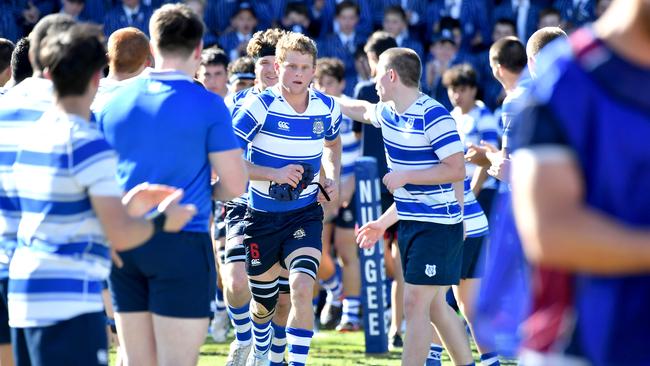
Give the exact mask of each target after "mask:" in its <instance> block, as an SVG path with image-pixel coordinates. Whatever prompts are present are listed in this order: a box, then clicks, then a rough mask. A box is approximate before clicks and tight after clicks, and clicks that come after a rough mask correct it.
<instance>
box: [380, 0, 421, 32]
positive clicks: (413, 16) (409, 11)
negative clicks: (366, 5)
mask: <svg viewBox="0 0 650 366" xmlns="http://www.w3.org/2000/svg"><path fill="white" fill-rule="evenodd" d="M372 3H373V5H372V12H373V13H372V20H373V22H374V26H375V28H378V27H381V25H382V22H383V21H384V11H385V10H386V8H388V7H390V6H395V5H400V6H402V9H404V13H406V19H407V23H408V25H409V27H411V29H412V30H417V33H419V29H418V28H421V27H420V26H421V25H422V26H424V24H425V19H424V18H425V14H426V10H427V3H428V1H427V0H407V1H395V0H374V1H372ZM414 38H420V37H414Z"/></svg>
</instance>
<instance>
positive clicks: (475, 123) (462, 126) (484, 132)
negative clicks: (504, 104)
mask: <svg viewBox="0 0 650 366" xmlns="http://www.w3.org/2000/svg"><path fill="white" fill-rule="evenodd" d="M451 116H452V117H454V120H455V121H456V125H457V126H458V134H459V136H460V141H461V142H462V143H463V146H464V147H465V150H466V151H465V152H467V145H468V144H470V143H472V144H474V145H480V143H481V140H483V141H486V142H489V143H490V144H492V145H494V146H499V133H498V131H499V124H498V122H497V120H496V119H495V118H494V115H493V114H492V112H490V110H489V109H488V108H487V107H486V106H485V104H483V102H481V101H477V102H476V105H475V107H474V108H472V110H471V111H469V113H467V114H463V112H462V110H461V109H460V108H459V107H456V108H454V109H453V110H452V111H451ZM475 170H476V165H475V164H472V163H465V174H466V176H467V177H469V179H470V181H471V179H472V176H474V171H475ZM483 188H496V180H495V179H494V178H493V177H488V179H486V180H485V182H484V183H483Z"/></svg>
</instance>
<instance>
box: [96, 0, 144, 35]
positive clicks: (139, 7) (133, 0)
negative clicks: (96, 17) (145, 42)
mask: <svg viewBox="0 0 650 366" xmlns="http://www.w3.org/2000/svg"><path fill="white" fill-rule="evenodd" d="M151 14H152V9H151V8H150V7H148V6H146V5H144V4H141V3H140V0H122V2H121V3H120V4H118V5H116V6H115V7H113V9H111V11H109V12H108V14H106V17H105V18H104V34H105V35H106V37H109V36H110V35H111V33H113V32H115V31H116V30H118V29H120V28H125V27H135V28H138V29H139V30H141V31H143V32H144V33H145V34H146V35H147V36H149V19H150V18H151Z"/></svg>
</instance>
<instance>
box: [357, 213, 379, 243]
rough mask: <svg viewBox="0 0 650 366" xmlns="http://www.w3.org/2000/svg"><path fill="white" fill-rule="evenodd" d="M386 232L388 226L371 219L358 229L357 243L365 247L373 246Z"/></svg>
mask: <svg viewBox="0 0 650 366" xmlns="http://www.w3.org/2000/svg"><path fill="white" fill-rule="evenodd" d="M384 232H386V227H385V226H384V225H382V224H381V223H380V222H379V221H377V220H375V221H370V222H368V223H367V224H365V225H363V226H362V227H361V228H360V229H359V231H357V244H359V247H360V248H363V249H368V248H372V247H373V246H374V245H375V244H377V242H378V241H379V239H381V238H383V237H384Z"/></svg>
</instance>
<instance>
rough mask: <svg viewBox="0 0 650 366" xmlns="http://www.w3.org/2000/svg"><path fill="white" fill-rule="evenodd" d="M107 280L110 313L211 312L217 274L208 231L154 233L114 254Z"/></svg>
mask: <svg viewBox="0 0 650 366" xmlns="http://www.w3.org/2000/svg"><path fill="white" fill-rule="evenodd" d="M119 255H120V257H121V258H122V261H123V262H124V266H123V267H122V268H117V267H115V265H113V268H112V271H111V276H110V280H109V284H110V288H111V294H112V296H113V306H114V307H115V311H116V312H135V311H149V312H152V313H154V314H158V315H163V316H170V317H178V318H206V317H209V316H210V314H211V313H212V308H213V306H214V298H215V296H216V284H217V276H216V271H215V264H214V254H213V252H212V243H211V241H210V236H209V235H208V233H198V232H188V231H183V232H180V233H158V234H156V235H155V236H154V237H152V238H151V239H150V240H149V241H147V242H146V243H145V244H143V245H141V246H139V247H137V248H135V249H132V250H128V251H124V252H120V253H119Z"/></svg>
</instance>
